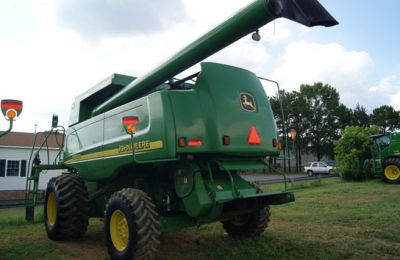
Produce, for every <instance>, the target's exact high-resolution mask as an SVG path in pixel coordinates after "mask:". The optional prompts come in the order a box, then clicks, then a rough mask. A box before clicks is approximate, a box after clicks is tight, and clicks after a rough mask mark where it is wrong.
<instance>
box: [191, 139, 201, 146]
mask: <svg viewBox="0 0 400 260" xmlns="http://www.w3.org/2000/svg"><path fill="white" fill-rule="evenodd" d="M202 145H203V141H201V139H190V140H189V141H188V146H202Z"/></svg>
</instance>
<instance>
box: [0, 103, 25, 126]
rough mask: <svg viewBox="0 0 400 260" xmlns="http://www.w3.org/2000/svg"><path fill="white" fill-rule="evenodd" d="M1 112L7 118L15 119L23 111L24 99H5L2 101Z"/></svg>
mask: <svg viewBox="0 0 400 260" xmlns="http://www.w3.org/2000/svg"><path fill="white" fill-rule="evenodd" d="M1 112H3V115H4V117H5V118H6V119H7V120H11V121H13V120H15V119H16V118H17V117H18V116H19V115H20V114H21V112H22V101H19V100H13V99H3V100H2V101H1Z"/></svg>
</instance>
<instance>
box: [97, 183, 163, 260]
mask: <svg viewBox="0 0 400 260" xmlns="http://www.w3.org/2000/svg"><path fill="white" fill-rule="evenodd" d="M159 228H160V223H159V221H158V213H157V212H156V211H155V206H154V204H153V202H152V201H151V198H150V197H149V196H148V195H147V194H146V193H145V192H143V191H141V190H137V189H132V188H127V189H122V190H120V191H117V192H115V193H114V194H113V195H111V197H110V199H109V200H108V203H107V206H106V211H105V216H104V230H105V233H106V243H107V248H108V253H109V254H110V256H111V258H112V259H131V258H140V259H148V258H153V257H154V256H155V253H156V252H157V246H158V244H159V243H160V242H159V239H158V237H159V235H160V232H159Z"/></svg>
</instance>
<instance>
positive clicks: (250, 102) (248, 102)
mask: <svg viewBox="0 0 400 260" xmlns="http://www.w3.org/2000/svg"><path fill="white" fill-rule="evenodd" d="M240 103H241V104H242V108H243V109H244V110H246V111H249V112H254V111H256V104H255V101H254V98H253V96H252V95H250V94H248V93H240Z"/></svg>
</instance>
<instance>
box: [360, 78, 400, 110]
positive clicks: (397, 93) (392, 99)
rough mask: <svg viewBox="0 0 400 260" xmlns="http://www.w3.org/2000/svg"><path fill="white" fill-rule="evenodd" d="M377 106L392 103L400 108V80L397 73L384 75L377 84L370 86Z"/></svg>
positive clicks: (396, 107) (372, 100) (394, 106)
mask: <svg viewBox="0 0 400 260" xmlns="http://www.w3.org/2000/svg"><path fill="white" fill-rule="evenodd" d="M368 90H369V92H370V93H369V95H370V96H371V97H373V98H371V102H373V103H374V105H375V107H374V108H376V107H379V106H382V105H390V106H392V107H393V108H394V109H396V110H400V80H399V79H398V78H397V77H396V76H395V75H389V76H386V77H384V78H383V79H382V80H381V81H379V83H378V84H377V85H374V86H371V87H369V88H368Z"/></svg>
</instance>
